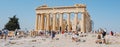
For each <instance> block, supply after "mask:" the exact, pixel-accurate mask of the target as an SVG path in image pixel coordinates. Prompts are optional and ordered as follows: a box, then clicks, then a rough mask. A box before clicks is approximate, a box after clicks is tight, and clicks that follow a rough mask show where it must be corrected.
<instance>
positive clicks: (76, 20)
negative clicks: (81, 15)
mask: <svg viewBox="0 0 120 47" xmlns="http://www.w3.org/2000/svg"><path fill="white" fill-rule="evenodd" d="M77 24H78V13H77V12H76V13H75V31H77V28H76V27H77Z"/></svg>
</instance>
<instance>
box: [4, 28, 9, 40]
mask: <svg viewBox="0 0 120 47" xmlns="http://www.w3.org/2000/svg"><path fill="white" fill-rule="evenodd" d="M3 33H4V37H5V38H4V39H5V40H6V38H7V37H8V30H7V29H4V30H3Z"/></svg>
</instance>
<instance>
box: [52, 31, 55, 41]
mask: <svg viewBox="0 0 120 47" xmlns="http://www.w3.org/2000/svg"><path fill="white" fill-rule="evenodd" d="M55 34H56V32H55V31H52V39H54V38H55Z"/></svg>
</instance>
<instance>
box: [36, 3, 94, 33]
mask: <svg viewBox="0 0 120 47" xmlns="http://www.w3.org/2000/svg"><path fill="white" fill-rule="evenodd" d="M71 13H74V17H72V18H73V19H74V20H71V19H72V18H71V16H72V15H71ZM65 14H66V15H65ZM78 14H81V18H80V19H78V16H79V15H78ZM63 16H67V20H66V19H63V18H64V17H63ZM65 21H66V22H65ZM91 22H92V20H91V18H90V15H89V13H88V11H87V10H86V5H85V4H75V5H74V6H64V7H63V6H62V7H48V6H47V5H43V6H39V7H37V8H36V24H35V30H36V31H39V30H42V31H51V30H52V31H58V30H61V31H64V30H68V31H77V28H78V27H77V26H79V29H80V30H79V31H80V32H84V33H85V32H90V31H91V30H92V23H91Z"/></svg>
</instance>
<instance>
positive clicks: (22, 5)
mask: <svg viewBox="0 0 120 47" xmlns="http://www.w3.org/2000/svg"><path fill="white" fill-rule="evenodd" d="M43 4H47V5H48V6H50V7H54V6H73V5H74V4H86V5H87V10H88V12H89V14H90V15H91V18H92V20H93V21H94V29H98V28H106V29H107V30H108V31H110V30H113V31H117V32H120V22H119V20H120V5H119V4H120V0H0V29H2V28H4V25H5V24H6V23H7V22H8V20H9V18H8V17H12V16H14V15H17V17H18V18H19V22H20V26H21V29H23V30H24V29H25V28H27V29H29V30H30V29H31V30H32V29H34V24H35V16H36V14H35V8H37V7H38V6H41V5H43Z"/></svg>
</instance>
